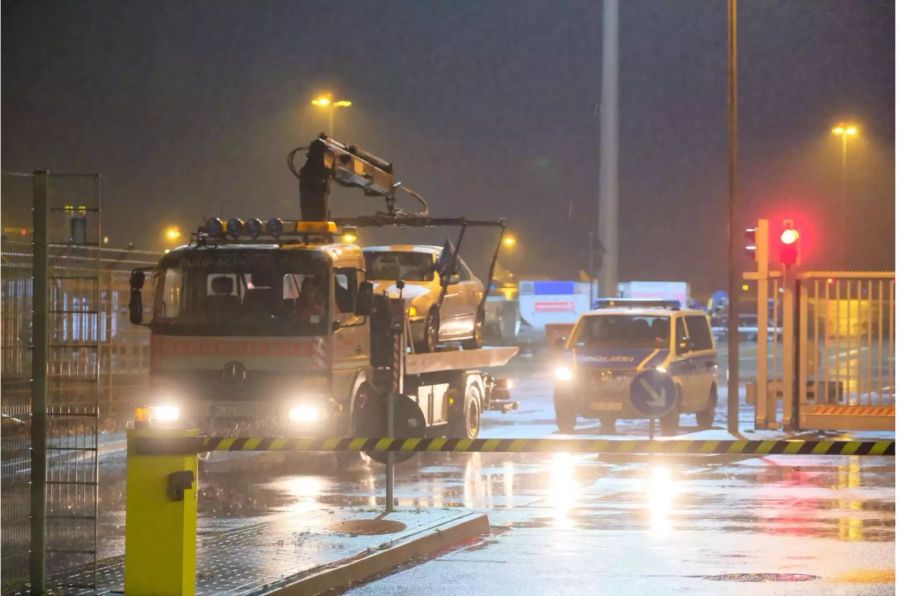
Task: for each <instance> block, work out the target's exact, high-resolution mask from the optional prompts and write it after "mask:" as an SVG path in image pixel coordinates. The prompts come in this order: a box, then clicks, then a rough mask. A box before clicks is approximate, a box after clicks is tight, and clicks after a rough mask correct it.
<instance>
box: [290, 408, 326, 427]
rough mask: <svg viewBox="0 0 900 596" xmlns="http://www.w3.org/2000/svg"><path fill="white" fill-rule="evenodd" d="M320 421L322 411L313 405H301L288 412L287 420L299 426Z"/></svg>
mask: <svg viewBox="0 0 900 596" xmlns="http://www.w3.org/2000/svg"><path fill="white" fill-rule="evenodd" d="M321 419H322V410H321V408H319V406H317V405H315V404H301V405H298V406H294V407H292V408H291V409H290V411H289V412H288V420H290V421H291V422H298V423H301V424H309V423H312V422H318V421H319V420H321Z"/></svg>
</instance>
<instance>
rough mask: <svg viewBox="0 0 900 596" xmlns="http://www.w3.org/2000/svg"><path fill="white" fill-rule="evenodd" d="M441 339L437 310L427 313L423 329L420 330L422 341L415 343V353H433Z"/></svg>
mask: <svg viewBox="0 0 900 596" xmlns="http://www.w3.org/2000/svg"><path fill="white" fill-rule="evenodd" d="M440 337H441V317H440V315H439V314H438V310H437V308H432V309H431V310H430V311H428V317H426V319H425V327H424V329H422V341H419V342H416V351H417V352H423V353H424V352H434V351H436V350H437V345H438V341H440Z"/></svg>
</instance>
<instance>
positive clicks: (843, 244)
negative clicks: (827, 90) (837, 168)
mask: <svg viewBox="0 0 900 596" xmlns="http://www.w3.org/2000/svg"><path fill="white" fill-rule="evenodd" d="M848 136H849V135H848V134H847V131H844V134H842V135H841V206H840V207H839V208H838V213H839V214H840V218H841V223H840V234H839V236H838V237H839V238H840V244H839V246H840V248H839V249H838V250H839V252H838V254H839V256H840V266H841V267H843V268H844V269H849V268H850V267H849V266H848V265H847V263H846V262H845V261H844V259H846V258H847V137H848Z"/></svg>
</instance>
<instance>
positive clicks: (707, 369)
mask: <svg viewBox="0 0 900 596" xmlns="http://www.w3.org/2000/svg"><path fill="white" fill-rule="evenodd" d="M644 370H656V371H658V372H660V373H663V374H666V375H668V376H670V377H671V378H672V380H673V381H674V383H675V387H676V401H675V406H674V408H673V409H672V410H671V412H670V413H669V414H667V415H666V416H665V417H663V418H662V419H661V425H662V430H663V433H664V434H674V433H675V432H677V430H678V424H679V417H680V414H682V413H693V414H694V415H695V416H696V418H697V424H698V425H699V426H700V427H701V428H706V427H709V426H711V425H712V423H713V418H714V416H715V411H716V399H717V392H716V380H717V365H716V346H715V342H714V340H713V336H712V332H711V328H710V324H709V318H708V317H707V315H706V313H705V312H703V311H701V310H685V309H681V308H680V306H679V303H678V302H677V301H652V300H623V299H604V300H600V301H598V302H597V303H596V304H595V309H594V310H592V311H590V312H588V313H585V314H584V315H582V316H581V317H580V318H579V319H578V322H577V323H576V324H575V326H574V328H573V329H572V332H571V333H570V334H569V337H568V339H567V341H566V343H565V351H564V352H563V354H562V355H561V358H560V360H559V361H558V362H557V366H556V368H555V371H554V376H555V383H554V392H553V400H554V405H555V408H556V423H557V426H558V427H559V430H560V431H561V432H565V433H568V432H572V430H574V428H575V423H576V421H577V419H578V417H579V416H581V417H584V418H594V419H599V420H600V421H601V425H602V427H604V430H606V431H609V432H614V430H615V424H616V420H618V419H623V418H625V419H627V418H644V417H645V416H643V415H641V414H640V413H639V412H637V411H635V410H634V408H633V407H632V406H631V402H630V399H629V395H630V390H631V383H632V380H633V379H634V377H635V375H637V374H638V373H639V372H641V371H644Z"/></svg>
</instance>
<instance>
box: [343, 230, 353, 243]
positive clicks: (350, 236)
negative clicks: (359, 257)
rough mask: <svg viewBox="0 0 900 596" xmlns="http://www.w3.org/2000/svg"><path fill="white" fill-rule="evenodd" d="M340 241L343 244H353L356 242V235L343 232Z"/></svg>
mask: <svg viewBox="0 0 900 596" xmlns="http://www.w3.org/2000/svg"><path fill="white" fill-rule="evenodd" d="M341 241H342V242H343V243H344V244H353V243H354V242H356V234H354V233H353V232H344V234H343V235H342V236H341Z"/></svg>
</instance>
